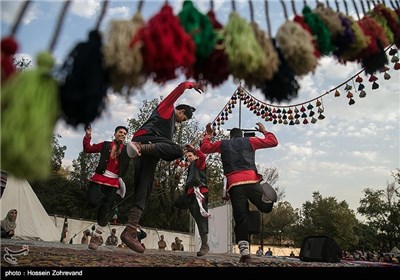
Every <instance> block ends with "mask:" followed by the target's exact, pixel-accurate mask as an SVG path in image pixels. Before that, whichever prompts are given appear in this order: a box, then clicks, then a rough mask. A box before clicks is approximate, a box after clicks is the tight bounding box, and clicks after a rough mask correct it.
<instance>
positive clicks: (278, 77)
mask: <svg viewBox="0 0 400 280" xmlns="http://www.w3.org/2000/svg"><path fill="white" fill-rule="evenodd" d="M273 45H274V47H275V49H276V51H277V52H278V55H279V60H280V65H279V69H278V71H277V72H276V73H275V75H274V76H273V78H272V79H271V80H269V81H266V82H265V84H263V85H262V86H261V88H260V89H261V91H262V92H263V93H264V95H265V98H266V99H267V100H270V101H271V102H278V103H280V102H283V101H290V100H291V99H293V98H296V97H297V92H298V90H299V88H300V86H299V84H298V83H297V81H296V78H295V75H294V73H293V70H292V69H291V68H290V66H289V64H288V63H287V61H286V59H285V58H284V57H283V55H282V53H281V51H280V50H279V48H277V47H276V42H275V39H273Z"/></svg>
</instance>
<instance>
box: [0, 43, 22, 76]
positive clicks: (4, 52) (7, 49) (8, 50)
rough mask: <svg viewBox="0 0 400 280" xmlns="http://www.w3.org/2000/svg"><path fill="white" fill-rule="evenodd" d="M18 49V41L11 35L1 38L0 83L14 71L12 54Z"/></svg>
mask: <svg viewBox="0 0 400 280" xmlns="http://www.w3.org/2000/svg"><path fill="white" fill-rule="evenodd" d="M17 50H18V43H17V42H16V41H15V40H14V38H13V37H6V38H3V39H2V40H1V83H4V82H5V81H6V80H7V79H8V78H9V77H10V76H11V75H12V74H13V73H14V72H15V66H14V59H13V56H14V55H15V53H16V52H17Z"/></svg>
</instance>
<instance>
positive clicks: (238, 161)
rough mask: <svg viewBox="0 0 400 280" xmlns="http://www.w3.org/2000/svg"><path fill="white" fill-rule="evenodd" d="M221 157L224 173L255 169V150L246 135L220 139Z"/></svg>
mask: <svg viewBox="0 0 400 280" xmlns="http://www.w3.org/2000/svg"><path fill="white" fill-rule="evenodd" d="M221 159H222V167H223V169H224V174H229V173H231V172H234V171H239V170H254V171H257V167H256V164H255V151H254V150H253V148H252V147H251V144H250V140H249V138H247V137H236V138H232V139H230V140H222V144H221Z"/></svg>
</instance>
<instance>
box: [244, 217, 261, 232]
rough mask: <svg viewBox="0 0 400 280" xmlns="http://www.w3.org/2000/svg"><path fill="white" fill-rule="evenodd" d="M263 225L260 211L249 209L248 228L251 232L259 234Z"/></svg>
mask: <svg viewBox="0 0 400 280" xmlns="http://www.w3.org/2000/svg"><path fill="white" fill-rule="evenodd" d="M260 225H261V215H260V211H249V214H248V216H247V230H248V233H249V234H259V233H260Z"/></svg>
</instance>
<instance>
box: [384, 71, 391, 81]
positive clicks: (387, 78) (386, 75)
mask: <svg viewBox="0 0 400 280" xmlns="http://www.w3.org/2000/svg"><path fill="white" fill-rule="evenodd" d="M383 78H384V79H385V80H389V79H390V78H391V77H390V74H389V73H386V72H385V74H384V75H383Z"/></svg>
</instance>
